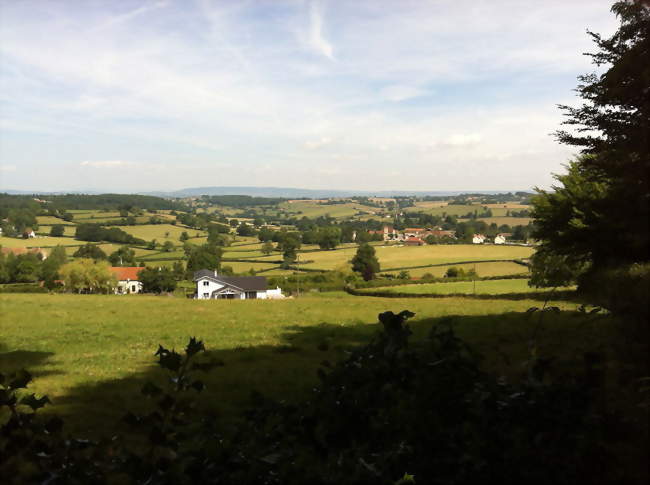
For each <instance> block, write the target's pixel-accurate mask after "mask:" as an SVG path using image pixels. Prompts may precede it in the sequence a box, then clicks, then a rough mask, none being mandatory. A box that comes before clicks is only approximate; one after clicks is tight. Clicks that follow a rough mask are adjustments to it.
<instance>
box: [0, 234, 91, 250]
mask: <svg viewBox="0 0 650 485" xmlns="http://www.w3.org/2000/svg"><path fill="white" fill-rule="evenodd" d="M80 244H85V243H84V242H83V241H77V240H76V239H73V238H71V237H50V236H39V237H35V238H31V239H18V238H15V237H0V246H2V247H4V248H45V247H54V246H58V245H61V246H79V245H80Z"/></svg>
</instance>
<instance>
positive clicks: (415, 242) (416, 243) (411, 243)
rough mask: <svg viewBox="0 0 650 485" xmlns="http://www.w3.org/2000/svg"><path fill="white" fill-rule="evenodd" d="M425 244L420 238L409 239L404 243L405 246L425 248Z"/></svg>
mask: <svg viewBox="0 0 650 485" xmlns="http://www.w3.org/2000/svg"><path fill="white" fill-rule="evenodd" d="M425 244H426V243H425V242H424V241H423V240H422V239H420V238H419V237H409V238H407V239H406V240H405V241H404V245H405V246H424V245H425Z"/></svg>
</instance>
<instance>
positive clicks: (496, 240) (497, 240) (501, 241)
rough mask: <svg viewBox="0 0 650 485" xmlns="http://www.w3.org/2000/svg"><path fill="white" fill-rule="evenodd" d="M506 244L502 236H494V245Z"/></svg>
mask: <svg viewBox="0 0 650 485" xmlns="http://www.w3.org/2000/svg"><path fill="white" fill-rule="evenodd" d="M505 243H506V238H505V237H503V236H496V237H495V238H494V244H505Z"/></svg>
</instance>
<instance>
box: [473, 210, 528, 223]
mask: <svg viewBox="0 0 650 485" xmlns="http://www.w3.org/2000/svg"><path fill="white" fill-rule="evenodd" d="M493 212H494V211H493ZM479 221H483V222H485V223H486V224H496V225H497V226H501V225H503V224H507V225H509V226H527V225H528V224H530V223H531V222H533V220H532V219H531V218H530V217H483V218H482V219H479Z"/></svg>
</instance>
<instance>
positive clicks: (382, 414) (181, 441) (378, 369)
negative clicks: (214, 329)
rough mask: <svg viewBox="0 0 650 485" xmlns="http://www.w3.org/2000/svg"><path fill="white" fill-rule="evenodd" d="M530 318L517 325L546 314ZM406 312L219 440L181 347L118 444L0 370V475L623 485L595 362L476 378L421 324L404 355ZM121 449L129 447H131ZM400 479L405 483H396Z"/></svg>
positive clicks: (192, 346)
mask: <svg viewBox="0 0 650 485" xmlns="http://www.w3.org/2000/svg"><path fill="white" fill-rule="evenodd" d="M547 310H549V311H543V312H541V313H540V311H536V312H535V311H533V312H531V313H530V315H531V318H536V317H537V315H540V319H541V318H543V317H544V315H546V314H552V312H553V311H557V309H554V308H551V309H547ZM412 316H413V313H411V312H409V311H403V312H401V313H399V314H393V313H392V312H385V313H382V314H380V315H379V320H380V323H381V327H382V330H381V331H380V332H379V333H378V334H377V336H376V337H375V338H374V339H373V340H372V341H371V342H370V343H369V344H368V345H366V346H364V347H362V348H359V349H357V350H355V351H353V352H351V353H350V355H349V357H348V358H347V359H345V360H344V361H342V362H341V363H339V364H336V365H332V364H330V363H328V362H324V363H323V368H322V369H321V370H320V371H319V377H320V384H319V385H318V386H317V387H316V388H315V389H314V391H313V394H312V395H311V396H310V397H309V398H308V399H307V400H305V401H303V402H300V403H298V404H296V405H287V404H283V403H278V402H274V401H271V400H268V399H266V398H264V397H263V396H261V395H256V396H254V397H253V401H252V405H251V407H250V409H248V410H247V412H246V413H245V415H244V416H243V417H242V421H241V423H240V426H239V427H238V430H237V431H236V432H235V433H228V434H226V433H224V432H223V430H220V429H217V428H216V426H215V420H214V419H213V418H212V417H211V416H210V415H209V414H206V413H205V412H201V411H198V409H197V404H198V400H197V395H198V394H199V393H200V392H201V391H202V390H203V389H204V387H205V384H204V383H203V382H202V380H201V379H200V378H198V377H197V375H198V374H199V373H201V372H205V371H209V370H211V369H213V368H214V367H218V366H221V365H223V364H222V363H221V362H219V361H215V360H210V359H208V358H207V355H206V354H204V350H205V349H204V346H203V343H202V342H201V341H197V340H196V339H194V338H192V339H190V341H189V343H188V345H187V347H186V349H185V352H184V354H180V353H177V352H175V351H174V350H169V349H166V348H164V347H162V346H161V347H159V349H158V351H157V352H156V355H157V357H158V364H159V365H160V367H161V368H162V369H163V370H164V371H165V373H166V376H167V377H166V379H165V381H164V383H162V382H159V381H156V382H153V381H151V382H147V383H146V384H145V385H144V386H143V388H142V394H143V395H144V396H146V397H147V398H149V399H150V401H151V402H152V407H151V409H150V411H149V412H146V413H144V414H135V413H133V412H127V413H126V416H125V418H124V421H125V423H126V424H127V425H128V426H129V429H130V432H131V433H130V434H129V439H128V440H125V439H123V438H121V437H119V436H115V437H113V438H111V439H110V440H107V441H103V442H91V441H87V440H80V439H74V438H73V437H69V436H65V435H64V434H63V426H62V422H61V420H60V419H58V418H56V417H49V418H42V417H41V416H40V415H39V414H38V413H37V411H38V410H39V409H40V408H42V407H43V406H45V405H46V404H48V402H49V401H48V399H47V398H46V397H41V398H38V397H36V396H35V395H33V394H29V393H26V391H25V388H26V387H27V386H28V384H29V382H30V380H31V376H30V375H29V374H28V373H27V372H25V371H20V372H17V373H15V374H13V375H9V376H2V375H0V426H1V427H0V475H2V476H3V477H9V480H10V482H11V481H13V482H14V483H27V482H30V483H31V482H40V483H88V482H93V483H105V482H120V483H251V484H252V483H255V484H257V483H267V484H280V483H296V484H298V483H322V484H356V483H378V484H381V483H386V484H392V483H399V480H400V479H404V480H415V483H433V484H438V483H439V484H461V483H495V482H497V483H529V484H535V483H560V484H562V483H567V484H568V483H611V482H612V481H613V480H618V481H619V482H620V483H632V482H633V478H634V477H630V476H626V475H625V472H624V471H622V468H621V467H620V466H618V464H617V463H616V462H615V461H614V460H613V457H612V453H611V445H612V443H614V442H615V441H616V435H615V434H614V433H612V430H615V431H616V433H617V434H618V436H620V435H621V434H624V433H625V430H626V426H627V427H629V426H631V425H632V426H633V425H635V423H633V422H631V421H628V423H627V424H625V423H623V422H621V421H620V420H619V419H618V418H616V417H615V416H613V415H612V414H611V413H608V412H603V409H599V406H598V405H597V402H596V400H595V396H597V395H598V393H599V390H601V386H602V384H603V382H602V380H603V372H602V369H603V366H604V362H602V356H601V355H600V354H594V353H589V354H585V355H584V369H583V370H582V371H581V372H579V373H578V374H576V375H570V376H567V375H562V376H558V375H555V376H554V377H553V378H551V377H550V374H549V372H548V371H549V368H550V363H551V361H550V360H549V359H544V358H540V357H536V356H535V355H534V353H531V358H530V360H529V361H528V362H526V364H525V366H524V370H525V372H524V375H523V377H522V378H521V379H520V380H517V381H516V382H508V381H507V380H506V379H505V378H503V377H497V376H493V375H490V374H489V373H486V372H485V371H483V370H482V369H481V365H480V360H481V359H480V356H479V355H477V354H476V353H475V352H474V351H473V350H472V349H471V348H469V347H468V346H467V345H466V344H465V343H464V342H463V341H461V340H460V339H459V338H458V337H457V336H456V335H455V333H454V331H453V328H452V322H451V321H448V322H445V323H444V324H441V325H439V326H436V327H434V328H433V330H432V331H431V334H430V336H429V340H428V343H427V344H426V345H425V346H423V347H419V348H411V347H409V345H408V339H409V335H410V333H411V331H410V329H409V327H408V325H407V324H406V320H407V319H409V318H411V317H412ZM134 440H135V441H136V443H135V444H134V443H133V441H134ZM409 477H411V478H409Z"/></svg>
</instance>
